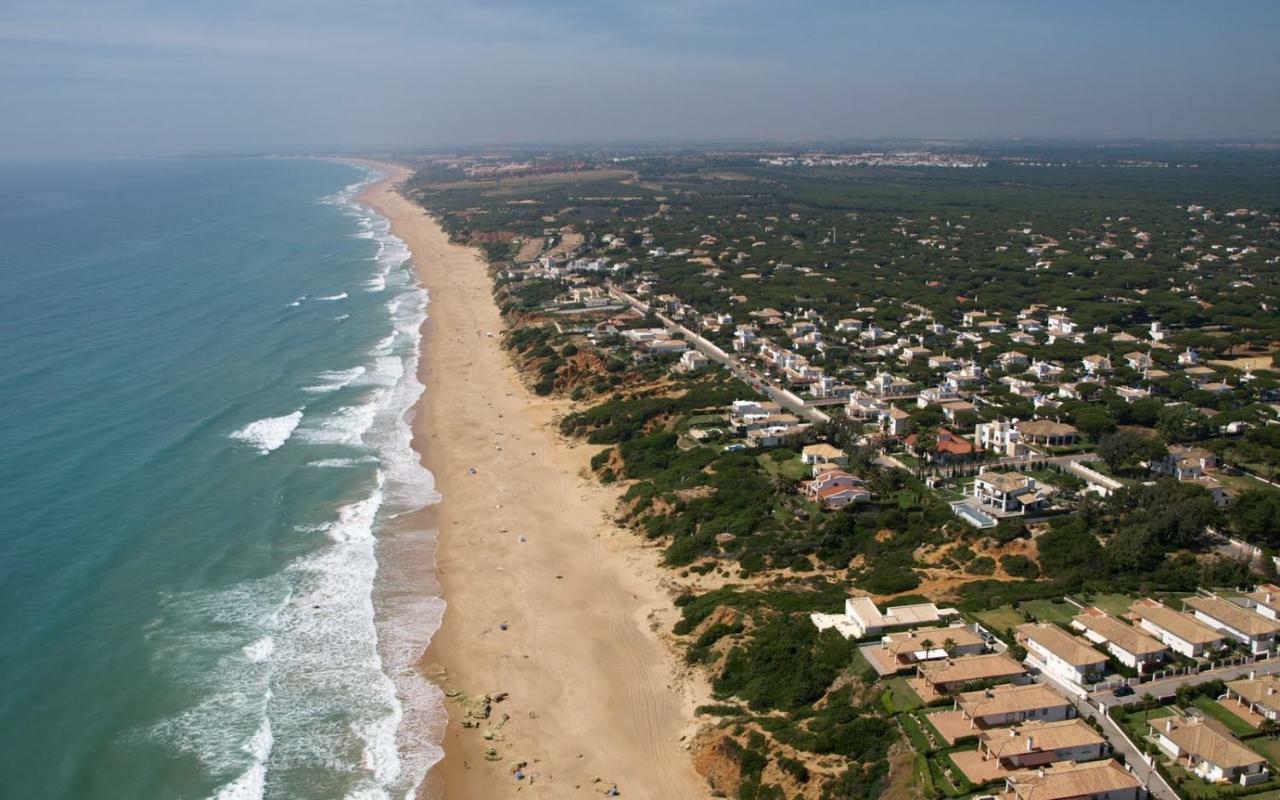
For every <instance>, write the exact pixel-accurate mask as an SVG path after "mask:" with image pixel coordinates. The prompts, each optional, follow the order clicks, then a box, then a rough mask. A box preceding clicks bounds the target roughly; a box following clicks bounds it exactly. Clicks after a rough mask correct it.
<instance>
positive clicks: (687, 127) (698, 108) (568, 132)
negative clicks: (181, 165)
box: [0, 0, 1280, 157]
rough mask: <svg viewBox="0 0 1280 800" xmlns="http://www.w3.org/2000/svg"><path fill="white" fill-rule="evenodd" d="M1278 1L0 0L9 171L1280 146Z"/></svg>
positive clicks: (3, 132) (3, 144)
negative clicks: (665, 142)
mask: <svg viewBox="0 0 1280 800" xmlns="http://www.w3.org/2000/svg"><path fill="white" fill-rule="evenodd" d="M1277 41H1280V3H1277V2H1234V3H1229V4H1216V3H1189V2H1179V1H1178V0H1164V2H1146V1H1144V0H1135V1H1133V2H1108V3H1103V2H1074V1H1072V2H1065V1H1064V2H1059V1H1057V0H1055V1H1054V2H1031V1H1025V2H1012V1H1010V2H923V1H922V2H911V0H895V1H894V2H884V3H865V2H856V1H854V0H850V1H848V2H822V1H820V0H812V1H807V0H795V1H794V2H789V3H782V2H765V1H764V0H701V2H694V1H693V0H687V1H686V0H649V2H632V1H631V0H595V1H594V2H588V1H587V0H556V1H555V2H513V1H512V0H455V1H454V2H442V1H441V0H344V1H343V2H339V1H338V0H200V2H172V0H170V1H167V2H165V1H161V0H40V1H39V2H36V1H35V0H5V2H3V3H0V108H3V109H5V114H4V117H5V123H4V124H3V125H0V157H4V156H10V157H13V156H17V157H23V156H30V155H56V154H116V153H119V154H137V153H156V154H165V153H182V152H192V151H218V150H279V149H286V150H291V149H328V148H372V149H380V148H404V147H414V146H426V147H432V146H450V145H460V144H501V143H510V142H521V141H547V142H550V141H573V142H589V141H598V142H610V141H624V140H630V141H635V140H653V139H670V140H699V139H730V138H731V139H813V138H860V137H881V136H901V137H1010V136H1065V137H1131V136H1147V137H1168V138H1200V137H1230V138H1242V139H1243V138H1277V137H1280V45H1277Z"/></svg>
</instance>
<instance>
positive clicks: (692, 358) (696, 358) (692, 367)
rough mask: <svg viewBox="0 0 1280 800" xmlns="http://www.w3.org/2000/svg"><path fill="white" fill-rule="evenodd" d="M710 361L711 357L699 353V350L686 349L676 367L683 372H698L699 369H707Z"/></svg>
mask: <svg viewBox="0 0 1280 800" xmlns="http://www.w3.org/2000/svg"><path fill="white" fill-rule="evenodd" d="M710 363H711V359H709V358H707V357H706V356H704V355H703V354H702V353H699V352H698V351H697V350H686V351H685V352H684V353H683V354H682V355H681V356H680V362H679V363H678V364H677V365H676V368H677V369H679V370H680V371H681V372H698V371H699V370H702V369H706V367H707V365H708V364H710Z"/></svg>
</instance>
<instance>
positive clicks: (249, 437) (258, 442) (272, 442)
mask: <svg viewBox="0 0 1280 800" xmlns="http://www.w3.org/2000/svg"><path fill="white" fill-rule="evenodd" d="M300 422H302V409H298V410H297V411H294V412H293V413H292V414H285V415H284V416H283V417H266V418H264V419H260V420H255V421H253V422H250V423H249V424H248V425H245V426H244V427H243V428H241V429H240V430H238V431H235V432H233V433H232V434H231V438H232V439H237V440H239V441H242V442H245V443H246V444H251V445H253V446H254V447H256V448H258V452H259V453H261V454H262V455H264V456H265V455H266V454H267V453H270V452H271V451H272V450H275V449H277V448H279V447H280V446H281V445H283V444H284V443H285V442H287V441H289V437H290V436H292V435H293V432H294V431H295V430H297V428H298V423H300Z"/></svg>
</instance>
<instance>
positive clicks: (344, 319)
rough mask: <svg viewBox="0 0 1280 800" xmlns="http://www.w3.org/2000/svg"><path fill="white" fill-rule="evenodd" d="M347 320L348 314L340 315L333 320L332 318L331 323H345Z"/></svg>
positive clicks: (349, 317)
mask: <svg viewBox="0 0 1280 800" xmlns="http://www.w3.org/2000/svg"><path fill="white" fill-rule="evenodd" d="M349 319H351V315H350V314H340V315H338V316H336V317H334V318H333V321H334V322H346V321H347V320H349Z"/></svg>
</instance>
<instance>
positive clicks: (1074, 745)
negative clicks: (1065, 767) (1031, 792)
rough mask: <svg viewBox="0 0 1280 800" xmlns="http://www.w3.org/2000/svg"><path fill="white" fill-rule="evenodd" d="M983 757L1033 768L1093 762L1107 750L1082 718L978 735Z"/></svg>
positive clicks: (1027, 724)
mask: <svg viewBox="0 0 1280 800" xmlns="http://www.w3.org/2000/svg"><path fill="white" fill-rule="evenodd" d="M978 752H979V753H981V754H982V758H983V760H986V761H990V760H995V761H998V762H1000V766H1001V767H1002V768H1004V769H1007V770H1019V769H1033V768H1035V767H1041V766H1044V765H1045V764H1053V763H1056V762H1058V761H1093V760H1095V759H1098V758H1102V757H1103V756H1105V755H1106V754H1107V752H1108V748H1107V740H1106V739H1104V738H1103V736H1102V734H1100V733H1098V732H1097V731H1096V730H1094V729H1093V726H1091V725H1090V724H1089V723H1087V722H1085V721H1084V720H1082V719H1079V718H1077V719H1065V720H1062V721H1060V722H1038V721H1037V722H1024V723H1022V724H1021V725H1014V726H1013V727H1010V728H996V729H994V730H987V731H983V732H982V733H980V734H978Z"/></svg>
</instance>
